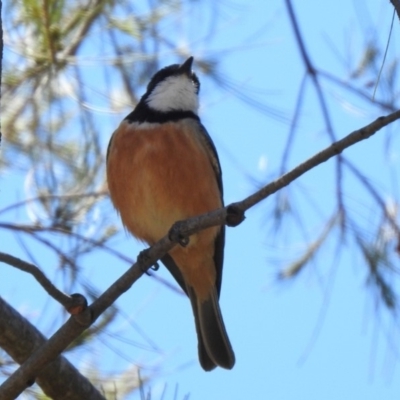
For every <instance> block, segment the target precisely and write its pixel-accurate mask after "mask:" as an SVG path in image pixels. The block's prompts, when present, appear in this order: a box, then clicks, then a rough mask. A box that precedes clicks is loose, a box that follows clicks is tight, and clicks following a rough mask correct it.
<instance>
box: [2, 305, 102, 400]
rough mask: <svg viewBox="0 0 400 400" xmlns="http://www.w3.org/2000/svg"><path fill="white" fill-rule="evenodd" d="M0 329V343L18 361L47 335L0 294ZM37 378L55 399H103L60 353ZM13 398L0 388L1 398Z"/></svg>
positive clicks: (46, 391) (41, 343) (40, 384)
mask: <svg viewBox="0 0 400 400" xmlns="http://www.w3.org/2000/svg"><path fill="white" fill-rule="evenodd" d="M0 332H1V335H0V347H1V348H3V349H4V350H5V351H6V352H7V353H8V354H9V355H10V356H11V357H12V359H13V360H14V361H15V362H17V363H19V364H22V363H24V362H25V360H26V359H27V358H28V357H29V356H30V355H31V354H32V352H34V351H35V350H36V349H38V348H39V347H40V346H42V345H43V344H44V343H45V342H46V338H45V337H44V336H43V335H42V334H41V333H40V332H39V331H38V330H37V329H36V328H35V327H34V326H33V325H31V324H30V322H29V321H28V320H26V319H25V318H24V317H22V316H21V315H20V314H19V313H18V312H17V311H15V310H14V309H13V308H12V307H11V306H10V305H8V304H7V303H6V302H5V301H4V300H3V299H2V298H1V297H0ZM36 378H37V383H38V384H39V386H40V387H41V388H42V390H43V391H44V393H46V395H47V396H49V397H51V398H54V399H57V400H82V399H91V400H92V399H93V400H104V397H103V396H102V395H101V394H100V393H99V392H98V391H97V389H96V388H95V387H94V386H93V385H92V384H91V383H90V382H89V381H88V380H87V379H86V378H85V377H84V376H82V375H81V374H80V373H79V371H78V370H77V369H76V368H75V367H74V366H73V365H72V364H70V363H69V361H67V360H66V359H65V358H64V357H62V356H58V357H57V358H55V360H54V361H53V362H52V363H51V364H48V365H47V366H46V368H44V369H43V370H42V371H40V372H39V373H38V374H37V375H36ZM27 383H28V380H27V381H25V382H24V387H26V386H27ZM29 383H33V381H32V382H29ZM14 398H16V396H15V397H14V396H13V395H11V394H9V392H7V391H0V399H1V400H9V399H14Z"/></svg>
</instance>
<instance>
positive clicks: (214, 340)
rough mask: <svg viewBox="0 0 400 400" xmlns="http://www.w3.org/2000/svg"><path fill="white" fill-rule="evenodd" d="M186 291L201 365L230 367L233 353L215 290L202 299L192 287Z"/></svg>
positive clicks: (233, 358) (206, 368)
mask: <svg viewBox="0 0 400 400" xmlns="http://www.w3.org/2000/svg"><path fill="white" fill-rule="evenodd" d="M188 292H189V293H188V294H189V297H190V301H191V303H192V308H193V314H194V318H195V323H196V331H197V337H198V342H199V345H198V347H199V360H200V364H201V366H202V367H203V369H204V370H206V371H211V370H212V369H214V368H215V367H216V366H220V367H222V368H226V369H232V368H233V366H234V365H235V354H234V352H233V349H232V346H231V343H230V341H229V338H228V334H227V333H226V329H225V325H224V321H223V319H222V314H221V310H220V307H219V302H218V295H217V293H216V291H213V292H212V293H211V295H210V297H209V298H208V299H206V300H204V301H201V300H199V299H198V298H197V296H196V293H195V292H194V290H193V289H192V288H188Z"/></svg>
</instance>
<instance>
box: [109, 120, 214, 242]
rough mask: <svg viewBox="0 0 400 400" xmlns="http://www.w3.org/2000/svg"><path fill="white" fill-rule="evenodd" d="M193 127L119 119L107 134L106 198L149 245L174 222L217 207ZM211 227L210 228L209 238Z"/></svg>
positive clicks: (205, 158) (207, 159)
mask: <svg viewBox="0 0 400 400" xmlns="http://www.w3.org/2000/svg"><path fill="white" fill-rule="evenodd" d="M193 129H196V128H195V125H194V122H193V121H192V120H190V119H188V120H183V121H179V122H170V123H164V124H141V125H138V124H135V123H129V122H127V121H123V122H122V123H121V125H120V126H119V128H118V129H117V130H116V131H115V133H114V135H113V138H112V142H111V144H110V150H109V155H108V162H107V178H108V186H109V190H110V195H111V199H112V201H113V203H114V205H115V207H116V208H117V210H118V211H119V212H120V214H121V218H122V221H123V223H124V225H125V226H126V227H127V228H128V229H129V231H130V232H132V234H133V235H134V236H136V237H137V238H139V239H142V240H144V241H146V242H147V243H149V244H153V243H155V242H156V241H158V240H159V239H161V238H162V237H163V236H164V235H165V234H167V232H168V230H169V229H170V227H171V226H172V224H173V223H174V222H176V221H178V220H183V219H186V218H188V217H191V216H195V215H199V214H202V213H205V212H208V211H211V210H214V209H217V208H219V207H221V206H222V201H221V195H220V192H219V189H218V185H217V179H216V177H215V172H214V170H213V168H212V164H211V160H210V156H209V154H208V153H207V149H206V148H205V146H204V144H203V142H202V141H201V140H200V138H199V136H198V135H197V134H196V132H193ZM208 231H209V232H208V234H210V230H208ZM217 231H218V229H217V228H212V229H211V232H213V234H212V236H213V237H215V235H216V233H217ZM194 240H196V238H194ZM192 242H193V240H192Z"/></svg>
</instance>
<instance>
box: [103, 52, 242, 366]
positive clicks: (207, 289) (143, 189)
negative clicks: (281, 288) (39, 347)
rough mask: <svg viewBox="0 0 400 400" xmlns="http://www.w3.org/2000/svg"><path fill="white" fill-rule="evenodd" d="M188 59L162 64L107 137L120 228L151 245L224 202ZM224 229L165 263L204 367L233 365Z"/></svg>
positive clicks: (179, 249) (202, 235)
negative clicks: (185, 300) (186, 307)
mask: <svg viewBox="0 0 400 400" xmlns="http://www.w3.org/2000/svg"><path fill="white" fill-rule="evenodd" d="M192 64H193V57H189V58H188V59H187V60H186V61H184V62H183V63H182V64H173V65H169V66H167V67H164V68H162V69H161V70H159V71H158V72H157V73H155V74H154V76H153V77H152V78H151V80H150V82H149V84H148V85H147V90H146V92H145V94H144V95H143V96H142V97H141V99H140V101H139V102H138V104H137V105H136V107H135V108H134V109H133V111H132V112H131V113H130V114H129V115H128V116H127V117H126V118H125V119H124V120H123V121H122V122H121V123H120V125H119V126H118V128H117V129H116V130H115V132H114V133H113V134H112V136H111V139H110V142H109V145H108V149H107V166H106V170H107V181H108V188H109V193H110V198H111V201H112V203H113V204H114V207H115V209H116V210H117V212H118V213H119V215H120V217H121V220H122V223H123V225H124V227H125V228H126V229H127V230H128V231H129V232H130V233H131V234H132V235H133V236H134V237H136V238H137V239H139V240H141V241H143V242H145V243H147V244H148V245H150V246H152V245H154V244H155V243H156V242H157V241H158V240H160V239H161V238H162V237H164V236H165V235H166V234H168V232H169V230H170V228H171V227H172V225H173V224H174V223H175V222H177V221H180V220H185V219H187V218H190V217H193V216H196V215H200V214H204V213H207V212H210V211H213V210H215V209H218V208H221V207H223V205H224V203H223V185H222V172H221V166H220V162H219V158H218V154H217V150H216V148H215V145H214V143H213V141H212V139H211V137H210V135H209V134H208V132H207V130H206V128H205V127H204V126H203V125H202V123H201V121H200V118H199V115H198V109H199V90H200V81H199V79H198V77H197V75H196V74H195V73H194V72H193V71H192ZM224 245H225V227H224V226H218V227H211V228H207V229H205V230H202V231H200V232H198V233H196V234H194V235H192V236H191V237H190V240H189V243H188V244H187V246H181V245H176V246H175V247H174V248H172V250H170V251H169V252H168V253H167V254H166V255H165V256H164V257H162V258H161V261H162V263H163V264H164V265H165V266H166V268H167V269H168V270H169V271H170V273H171V274H172V276H173V277H174V278H175V280H176V281H177V283H178V284H179V285H180V287H181V288H182V290H183V291H184V292H185V293H186V294H187V296H188V297H189V299H190V302H191V306H192V310H193V315H194V320H195V328H196V332H197V337H198V355H199V362H200V365H201V367H202V368H203V369H204V370H205V371H211V370H213V369H214V368H216V367H217V366H219V367H222V368H225V369H232V368H233V366H234V364H235V354H234V351H233V349H232V345H231V343H230V341H229V338H228V334H227V332H226V328H225V324H224V321H223V318H222V313H221V309H220V305H219V297H220V292H221V283H222V266H223V259H224Z"/></svg>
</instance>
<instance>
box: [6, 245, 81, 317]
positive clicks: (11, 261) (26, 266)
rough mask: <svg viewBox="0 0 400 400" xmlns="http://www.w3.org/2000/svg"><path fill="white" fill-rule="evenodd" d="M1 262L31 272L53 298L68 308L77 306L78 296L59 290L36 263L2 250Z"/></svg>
mask: <svg viewBox="0 0 400 400" xmlns="http://www.w3.org/2000/svg"><path fill="white" fill-rule="evenodd" d="M0 262H3V263H5V264H8V265H11V266H13V267H15V268H18V269H20V270H21V271H25V272H28V273H29V274H31V275H32V276H33V277H34V278H35V279H36V280H37V281H38V282H39V283H40V284H41V285H42V287H43V289H44V290H45V291H46V292H47V293H48V294H49V295H50V296H51V297H53V299H55V300H57V301H58V302H59V303H60V304H62V305H63V306H64V307H65V308H66V309H67V310H70V309H72V308H74V307H76V306H77V304H76V301H75V300H76V298H74V297H71V296H68V295H66V294H65V293H63V292H61V291H60V290H58V289H57V288H56V287H55V286H54V285H53V284H52V283H51V281H50V280H49V279H48V278H47V277H46V275H45V274H44V273H43V272H42V271H41V270H40V269H39V268H38V267H36V266H35V265H33V264H30V263H28V262H26V261H23V260H21V259H19V258H17V257H13V256H11V255H10V254H6V253H2V252H0Z"/></svg>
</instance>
